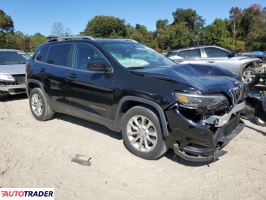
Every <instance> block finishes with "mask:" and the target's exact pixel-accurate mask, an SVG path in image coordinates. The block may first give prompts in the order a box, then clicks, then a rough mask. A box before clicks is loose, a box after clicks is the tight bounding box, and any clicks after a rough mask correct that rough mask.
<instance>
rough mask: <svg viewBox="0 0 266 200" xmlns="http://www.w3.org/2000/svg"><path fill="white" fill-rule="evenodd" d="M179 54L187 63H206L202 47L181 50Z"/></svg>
mask: <svg viewBox="0 0 266 200" xmlns="http://www.w3.org/2000/svg"><path fill="white" fill-rule="evenodd" d="M177 55H178V56H181V57H183V58H185V63H189V64H206V60H205V59H204V58H203V57H202V52H201V49H199V48H198V49H189V50H183V51H180V52H179V53H178V54H177Z"/></svg>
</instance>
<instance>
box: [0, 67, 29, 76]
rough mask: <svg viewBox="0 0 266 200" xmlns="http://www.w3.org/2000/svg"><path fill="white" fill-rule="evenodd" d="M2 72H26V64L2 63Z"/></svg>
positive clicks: (0, 68)
mask: <svg viewBox="0 0 266 200" xmlns="http://www.w3.org/2000/svg"><path fill="white" fill-rule="evenodd" d="M0 73H4V74H11V75H16V74H26V70H25V64H17V65H0Z"/></svg>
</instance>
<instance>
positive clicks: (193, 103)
mask: <svg viewBox="0 0 266 200" xmlns="http://www.w3.org/2000/svg"><path fill="white" fill-rule="evenodd" d="M175 96H176V98H177V101H178V103H179V104H181V105H182V106H184V107H188V108H192V109H193V108H194V109H197V108H204V109H208V110H209V109H213V108H216V107H218V106H220V105H228V100H227V98H226V97H225V96H224V95H222V94H215V95H199V94H186V93H175Z"/></svg>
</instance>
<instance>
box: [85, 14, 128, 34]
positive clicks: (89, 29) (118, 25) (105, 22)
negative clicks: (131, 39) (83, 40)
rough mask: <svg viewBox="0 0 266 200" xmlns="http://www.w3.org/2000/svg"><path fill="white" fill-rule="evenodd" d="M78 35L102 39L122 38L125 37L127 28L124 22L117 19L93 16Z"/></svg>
mask: <svg viewBox="0 0 266 200" xmlns="http://www.w3.org/2000/svg"><path fill="white" fill-rule="evenodd" d="M80 34H81V35H90V36H94V37H103V38H122V37H126V36H127V26H126V25H125V21H124V20H122V19H119V18H117V17H113V16H95V17H94V18H93V19H92V20H90V21H89V22H88V24H87V26H86V28H85V30H84V31H83V32H81V33H80Z"/></svg>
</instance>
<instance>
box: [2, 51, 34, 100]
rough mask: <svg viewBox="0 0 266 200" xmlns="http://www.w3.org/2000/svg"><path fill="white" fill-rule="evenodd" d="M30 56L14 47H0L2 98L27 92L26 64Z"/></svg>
mask: <svg viewBox="0 0 266 200" xmlns="http://www.w3.org/2000/svg"><path fill="white" fill-rule="evenodd" d="M28 59H29V56H28V55H27V54H25V53H24V52H22V51H19V50H14V49H0V99H3V98H4V97H7V96H8V95H15V94H20V93H25V88H26V87H25V74H26V71H25V64H26V62H27V60H28Z"/></svg>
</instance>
